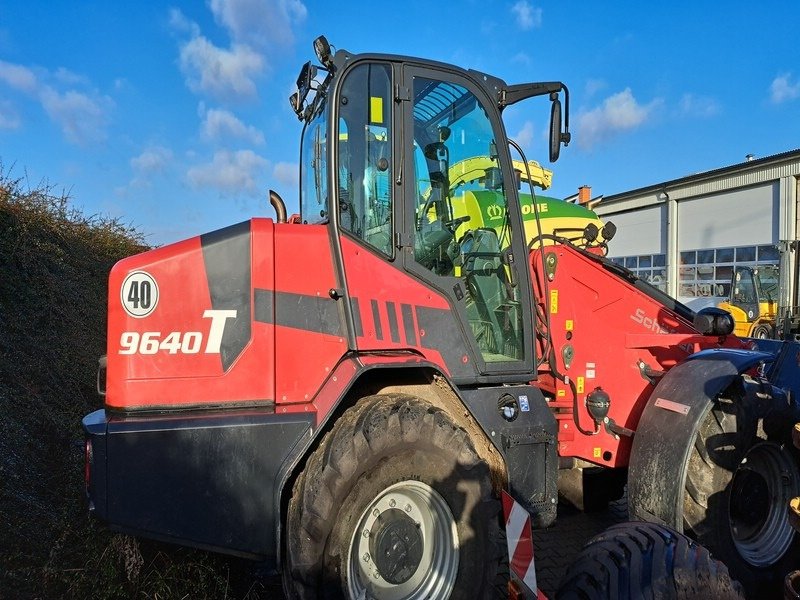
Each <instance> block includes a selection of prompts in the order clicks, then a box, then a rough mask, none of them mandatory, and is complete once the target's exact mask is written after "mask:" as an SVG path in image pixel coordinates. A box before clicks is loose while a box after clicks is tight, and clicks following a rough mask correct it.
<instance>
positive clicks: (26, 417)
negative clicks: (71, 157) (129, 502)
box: [0, 162, 279, 598]
mask: <svg viewBox="0 0 800 600" xmlns="http://www.w3.org/2000/svg"><path fill="white" fill-rule="evenodd" d="M145 249H147V245H146V243H145V238H144V236H143V235H142V234H141V233H140V232H139V231H137V230H136V228H134V227H132V226H130V225H126V224H124V223H122V222H121V221H119V220H118V219H112V218H107V217H103V216H85V215H83V214H82V213H81V212H80V211H77V210H75V209H73V208H71V207H70V198H69V196H68V194H66V193H64V192H61V193H57V192H55V190H54V188H53V187H52V186H51V185H49V184H47V183H42V184H40V185H38V186H36V187H34V188H31V187H30V186H28V185H27V184H26V182H25V180H24V179H22V178H14V177H12V176H11V175H10V173H9V171H7V170H5V169H4V168H3V164H2V162H0V415H2V417H0V597H3V598H65V597H66V598H183V597H191V598H218V597H219V598H222V597H226V598H237V597H238V598H259V597H265V598H266V597H274V594H275V593H276V588H275V586H274V583H273V585H272V586H270V585H268V584H263V583H261V582H259V581H258V580H257V579H254V578H253V577H252V576H251V571H250V569H251V567H250V565H249V563H245V562H243V561H234V560H228V559H225V558H221V557H218V556H215V555H211V554H207V553H204V552H199V551H191V550H186V549H180V548H175V547H172V546H167V545H160V544H155V543H149V542H140V541H138V540H136V539H133V538H130V537H127V536H122V535H115V534H111V533H109V532H108V531H107V530H105V529H104V528H103V527H102V526H101V525H100V524H98V523H95V522H94V521H92V520H91V519H89V517H88V514H87V510H86V505H85V501H84V497H83V448H82V432H81V427H80V421H81V419H82V418H83V416H84V415H86V414H87V413H89V412H91V411H92V410H95V409H96V408H99V407H100V400H99V398H98V396H97V393H96V391H95V375H96V370H97V358H98V357H99V356H100V355H101V354H104V353H105V330H106V297H107V291H108V290H107V282H108V272H109V270H110V268H111V267H112V265H113V264H114V263H115V262H116V261H118V260H119V259H121V258H124V257H125V256H129V255H131V254H135V253H138V252H141V251H143V250H145ZM277 593H278V595H279V592H277Z"/></svg>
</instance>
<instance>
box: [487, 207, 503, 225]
mask: <svg viewBox="0 0 800 600" xmlns="http://www.w3.org/2000/svg"><path fill="white" fill-rule="evenodd" d="M486 216H487V217H489V220H490V221H497V220H498V219H502V218H503V207H502V206H498V205H497V204H490V205H489V206H487V207H486Z"/></svg>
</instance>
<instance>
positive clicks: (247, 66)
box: [180, 36, 265, 99]
mask: <svg viewBox="0 0 800 600" xmlns="http://www.w3.org/2000/svg"><path fill="white" fill-rule="evenodd" d="M180 66H181V70H182V71H183V74H184V75H185V76H186V83H187V85H188V86H189V89H191V90H192V91H194V92H202V93H205V94H209V95H211V96H213V97H215V98H220V99H231V98H234V99H235V98H254V97H255V96H256V84H255V80H254V78H255V77H256V76H258V75H259V74H260V73H261V72H263V70H264V67H265V62H264V57H263V56H261V55H260V54H258V53H257V52H255V51H253V50H252V49H250V48H249V47H248V46H242V45H240V46H233V47H232V48H231V49H230V50H225V49H223V48H218V47H217V46H215V45H214V44H212V43H211V42H209V41H208V40H207V39H206V38H205V37H203V36H198V37H195V38H192V39H191V40H189V41H188V42H186V43H185V44H183V46H181V50H180Z"/></svg>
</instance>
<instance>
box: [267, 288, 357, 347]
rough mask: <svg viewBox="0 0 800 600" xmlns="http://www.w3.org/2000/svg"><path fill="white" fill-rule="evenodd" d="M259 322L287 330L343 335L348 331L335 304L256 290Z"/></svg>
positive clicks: (288, 294) (332, 301)
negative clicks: (286, 328)
mask: <svg viewBox="0 0 800 600" xmlns="http://www.w3.org/2000/svg"><path fill="white" fill-rule="evenodd" d="M254 299H255V320H256V321H258V322H259V323H273V324H274V325H281V326H283V327H291V328H293V329H302V330H304V331H314V332H317V333H327V334H328V335H339V336H341V335H342V332H343V331H344V329H343V327H342V321H341V318H340V315H339V307H338V306H337V304H336V301H335V300H332V299H330V298H328V297H327V296H324V297H322V296H309V295H305V294H293V293H290V292H275V293H273V292H271V291H270V290H261V289H256V290H255V292H254Z"/></svg>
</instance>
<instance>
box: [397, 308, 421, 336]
mask: <svg viewBox="0 0 800 600" xmlns="http://www.w3.org/2000/svg"><path fill="white" fill-rule="evenodd" d="M400 314H401V315H402V317H403V331H405V334H406V344H408V345H409V346H416V345H417V330H416V329H414V314H413V312H412V310H411V305H410V304H401V305H400Z"/></svg>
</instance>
